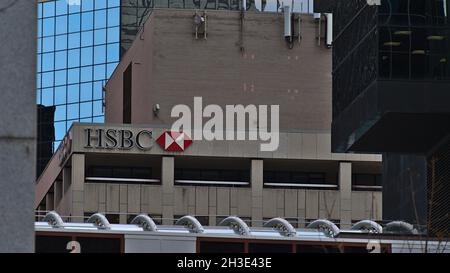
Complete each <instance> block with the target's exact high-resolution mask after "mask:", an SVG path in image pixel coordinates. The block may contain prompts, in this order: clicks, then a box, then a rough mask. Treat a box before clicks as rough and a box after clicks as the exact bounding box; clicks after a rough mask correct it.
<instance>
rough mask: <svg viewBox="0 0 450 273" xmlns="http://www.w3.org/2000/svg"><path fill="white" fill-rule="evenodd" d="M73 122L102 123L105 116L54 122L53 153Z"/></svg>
mask: <svg viewBox="0 0 450 273" xmlns="http://www.w3.org/2000/svg"><path fill="white" fill-rule="evenodd" d="M74 122H86V123H104V122H105V116H104V115H101V116H100V115H99V116H91V117H87V118H75V119H70V120H69V119H67V120H65V121H59V122H55V124H54V125H55V142H54V143H53V152H55V151H56V150H57V149H58V146H59V144H60V143H61V141H62V140H63V139H64V136H65V135H66V132H67V130H68V129H69V128H70V126H72V123H74Z"/></svg>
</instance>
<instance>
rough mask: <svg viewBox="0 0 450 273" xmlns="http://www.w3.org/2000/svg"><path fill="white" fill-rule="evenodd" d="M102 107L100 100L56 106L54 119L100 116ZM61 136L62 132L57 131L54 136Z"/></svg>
mask: <svg viewBox="0 0 450 273" xmlns="http://www.w3.org/2000/svg"><path fill="white" fill-rule="evenodd" d="M102 107H103V102H102V101H101V100H97V101H89V102H82V103H74V104H66V105H61V106H56V110H55V121H63V120H68V119H80V118H81V119H82V118H88V117H92V116H100V115H103V110H102ZM62 136H63V134H62V133H61V135H60V133H59V132H58V133H57V136H56V137H57V138H58V139H59V137H62Z"/></svg>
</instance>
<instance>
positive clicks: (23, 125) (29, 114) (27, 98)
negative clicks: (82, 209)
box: [0, 0, 37, 252]
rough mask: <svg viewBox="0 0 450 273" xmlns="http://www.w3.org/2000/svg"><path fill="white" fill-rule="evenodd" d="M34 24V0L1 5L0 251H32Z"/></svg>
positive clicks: (35, 112) (34, 141)
mask: <svg viewBox="0 0 450 273" xmlns="http://www.w3.org/2000/svg"><path fill="white" fill-rule="evenodd" d="M18 18H20V20H18ZM35 25H36V2H35V1H25V0H17V1H1V2H0V40H1V41H2V42H1V44H0V60H1V62H0V90H1V92H0V101H1V102H2V113H1V115H0V149H1V151H2V152H1V153H0V177H1V178H0V208H1V210H2V213H1V217H0V252H33V250H34V226H33V219H34V212H33V200H34V181H35V179H36V131H37V130H36V115H37V110H36V104H35V86H36V80H35V79H36V78H35V75H36V59H35V57H36V40H35V37H36V28H35V27H34V26H35Z"/></svg>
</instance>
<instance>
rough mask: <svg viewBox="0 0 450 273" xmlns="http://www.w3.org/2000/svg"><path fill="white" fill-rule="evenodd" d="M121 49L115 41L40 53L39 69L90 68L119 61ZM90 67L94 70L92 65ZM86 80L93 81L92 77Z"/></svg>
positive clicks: (43, 70) (38, 57)
mask: <svg viewBox="0 0 450 273" xmlns="http://www.w3.org/2000/svg"><path fill="white" fill-rule="evenodd" d="M119 51H120V47H119V44H118V43H114V44H108V45H101V46H95V47H86V48H81V49H80V48H78V49H70V50H64V51H57V52H51V53H44V54H38V56H37V70H38V72H48V71H51V70H63V69H67V68H75V67H84V68H89V66H92V65H97V64H104V63H113V62H119ZM90 68H91V71H92V67H90ZM88 72H89V71H86V73H87V74H85V75H87V76H88V77H89V76H90V75H89V73H88ZM82 73H83V72H82ZM91 74H92V73H91ZM82 81H83V80H82ZM84 81H92V79H91V80H84Z"/></svg>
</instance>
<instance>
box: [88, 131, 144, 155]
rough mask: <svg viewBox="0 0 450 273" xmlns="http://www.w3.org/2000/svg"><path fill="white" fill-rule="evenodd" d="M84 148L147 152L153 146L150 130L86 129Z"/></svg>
mask: <svg viewBox="0 0 450 273" xmlns="http://www.w3.org/2000/svg"><path fill="white" fill-rule="evenodd" d="M84 132H85V146H84V147H85V148H97V149H120V150H130V149H133V148H137V149H139V150H142V151H148V150H150V149H151V148H152V146H153V133H152V131H150V130H140V131H138V132H136V131H133V130H129V129H106V128H98V129H92V128H86V129H84Z"/></svg>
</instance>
